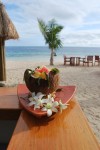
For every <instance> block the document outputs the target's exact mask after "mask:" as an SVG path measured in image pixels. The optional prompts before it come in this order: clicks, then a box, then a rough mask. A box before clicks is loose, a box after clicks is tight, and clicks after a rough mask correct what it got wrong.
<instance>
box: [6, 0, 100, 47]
mask: <svg viewBox="0 0 100 150" xmlns="http://www.w3.org/2000/svg"><path fill="white" fill-rule="evenodd" d="M3 3H4V4H5V7H6V10H7V12H8V14H9V16H10V18H11V19H12V21H13V22H14V24H15V26H16V28H17V30H18V33H19V35H20V41H17V42H7V44H8V45H10V44H14V43H15V45H24V44H25V45H26V44H27V45H36V44H37V45H45V41H44V39H43V37H42V35H41V33H40V31H39V28H38V23H37V18H42V19H43V20H44V21H46V22H47V21H49V20H50V19H52V18H55V19H56V21H57V23H59V24H61V25H63V26H64V29H63V31H62V33H61V38H62V39H63V43H64V46H65V45H66V46H67V45H71V46H77V45H80V46H81V45H85V46H87V45H90V46H91V45H95V46H96V45H97V46H100V44H99V43H100V40H99V37H100V29H99V26H100V21H99V20H100V17H99V16H100V9H99V8H100V1H98V0H87V1H84V0H71V1H69V0H57V1H54V0H50V1H47V0H30V1H29V0H17V1H14V0H3ZM38 39H39V40H40V41H38V42H37V40H38ZM26 41H28V42H27V43H26Z"/></svg>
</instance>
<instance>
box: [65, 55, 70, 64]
mask: <svg viewBox="0 0 100 150" xmlns="http://www.w3.org/2000/svg"><path fill="white" fill-rule="evenodd" d="M67 63H69V64H70V57H67V56H66V55H64V65H66V64H67Z"/></svg>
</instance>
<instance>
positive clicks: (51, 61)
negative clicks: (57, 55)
mask: <svg viewBox="0 0 100 150" xmlns="http://www.w3.org/2000/svg"><path fill="white" fill-rule="evenodd" d="M53 55H54V49H51V57H50V65H53Z"/></svg>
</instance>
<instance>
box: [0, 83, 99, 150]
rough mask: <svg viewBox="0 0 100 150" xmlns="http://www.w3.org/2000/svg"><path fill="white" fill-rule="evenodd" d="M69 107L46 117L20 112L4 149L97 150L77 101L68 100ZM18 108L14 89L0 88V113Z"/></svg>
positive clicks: (94, 139)
mask: <svg viewBox="0 0 100 150" xmlns="http://www.w3.org/2000/svg"><path fill="white" fill-rule="evenodd" d="M23 86H24V85H23ZM69 104H70V105H69V107H68V109H66V110H63V112H62V114H61V113H57V114H55V115H53V116H52V117H50V118H47V117H44V118H40V119H39V118H35V117H34V116H32V115H30V114H29V113H27V112H26V111H24V110H22V111H21V113H20V117H19V119H18V122H17V125H16V128H15V130H14V133H13V135H12V138H11V140H10V143H9V145H8V148H7V150H100V145H99V143H98V141H97V139H96V137H95V136H94V134H93V132H92V130H91V128H90V126H89V125H88V122H87V119H86V118H85V116H84V114H83V112H82V110H81V108H80V106H79V104H78V102H77V101H76V100H75V98H72V100H71V101H70V102H69ZM21 109H22V108H21V107H20V106H19V102H18V99H17V90H16V88H0V110H5V111H6V110H16V111H17V110H21Z"/></svg>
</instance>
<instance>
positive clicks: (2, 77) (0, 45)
mask: <svg viewBox="0 0 100 150" xmlns="http://www.w3.org/2000/svg"><path fill="white" fill-rule="evenodd" d="M18 38H19V35H18V33H17V31H16V29H15V27H14V24H13V23H12V21H11V20H10V18H9V16H8V15H7V13H6V10H5V7H4V5H3V4H2V3H1V2H0V81H6V67H5V66H6V65H5V48H4V47H5V40H9V39H18Z"/></svg>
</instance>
